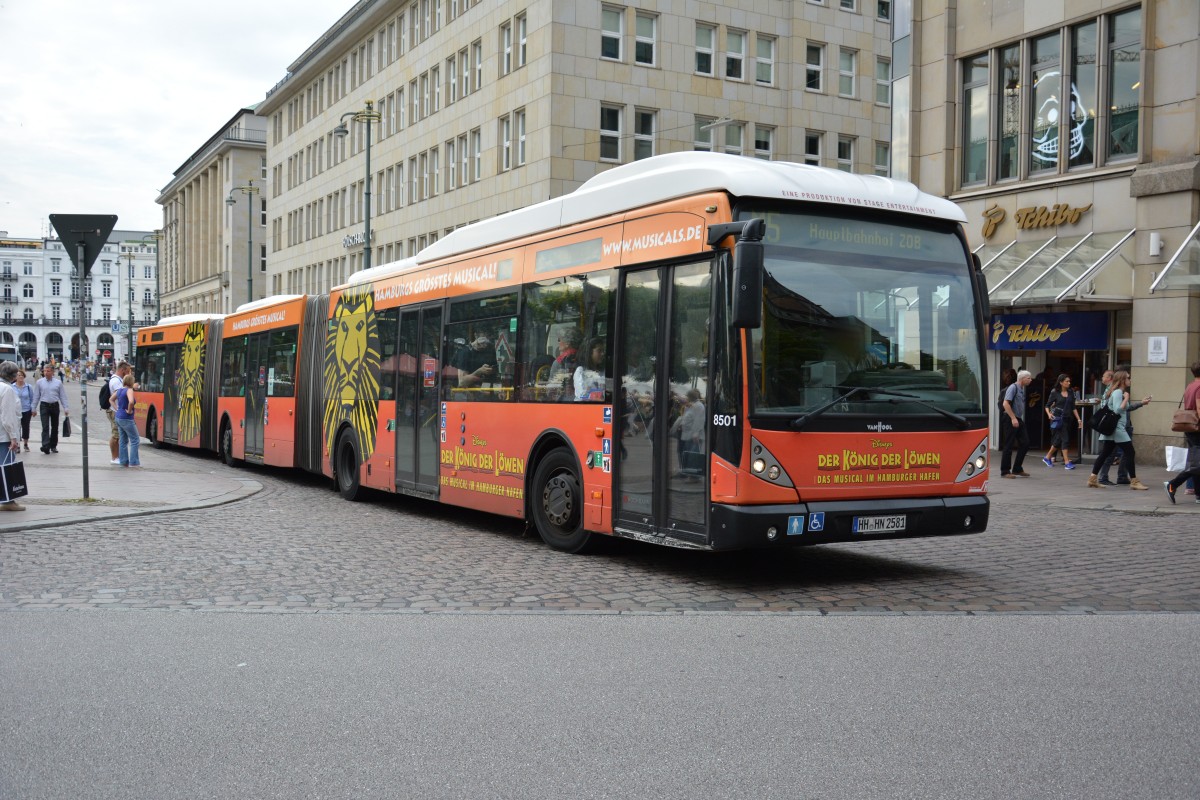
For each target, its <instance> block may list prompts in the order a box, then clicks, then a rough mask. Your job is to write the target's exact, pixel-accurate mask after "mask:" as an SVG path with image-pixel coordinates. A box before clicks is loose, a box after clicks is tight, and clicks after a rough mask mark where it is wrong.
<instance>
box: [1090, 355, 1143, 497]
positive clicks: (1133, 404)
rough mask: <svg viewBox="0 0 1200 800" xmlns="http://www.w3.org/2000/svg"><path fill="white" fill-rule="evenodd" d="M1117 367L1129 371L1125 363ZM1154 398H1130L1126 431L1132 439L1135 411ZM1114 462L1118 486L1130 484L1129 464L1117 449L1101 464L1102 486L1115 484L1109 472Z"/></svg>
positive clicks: (1131, 376)
mask: <svg viewBox="0 0 1200 800" xmlns="http://www.w3.org/2000/svg"><path fill="white" fill-rule="evenodd" d="M1117 369H1121V370H1125V371H1126V372H1129V367H1128V366H1123V365H1120V364H1118V365H1117ZM1132 378H1133V375H1132V373H1130V379H1131V380H1132ZM1153 399H1154V396H1153V395H1146V396H1145V397H1143V398H1142V399H1141V400H1130V401H1129V407H1128V408H1127V409H1126V411H1127V412H1128V416H1127V420H1128V421H1127V422H1126V423H1125V432H1126V433H1128V434H1129V438H1130V440H1131V441H1132V439H1133V412H1134V411H1137V410H1138V409H1139V408H1141V407H1142V406H1146V405H1149V404H1150V401H1151V400H1153ZM1113 462H1116V465H1117V485H1118V486H1128V485H1129V469H1128V466H1127V465H1126V464H1125V460H1124V459H1123V458H1121V457H1120V454H1119V453H1117V452H1115V451H1114V452H1113V454H1112V455H1111V456H1109V457H1108V458H1107V459H1106V460H1105V462H1104V463H1103V464H1101V465H1100V485H1101V486H1112V485H1113V483H1112V481H1110V480H1109V479H1108V473H1109V470H1111V469H1112V466H1113Z"/></svg>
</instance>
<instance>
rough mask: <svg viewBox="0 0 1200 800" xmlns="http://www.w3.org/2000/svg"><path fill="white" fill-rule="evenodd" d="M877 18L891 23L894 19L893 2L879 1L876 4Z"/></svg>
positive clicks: (887, 0)
mask: <svg viewBox="0 0 1200 800" xmlns="http://www.w3.org/2000/svg"><path fill="white" fill-rule="evenodd" d="M875 17H876V19H881V20H883V21H884V22H889V21H890V20H891V19H892V0H879V2H878V3H876V4H875Z"/></svg>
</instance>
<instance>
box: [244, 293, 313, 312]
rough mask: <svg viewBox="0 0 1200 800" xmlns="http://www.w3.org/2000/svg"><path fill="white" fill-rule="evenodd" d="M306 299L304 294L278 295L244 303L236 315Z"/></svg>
mask: <svg viewBox="0 0 1200 800" xmlns="http://www.w3.org/2000/svg"><path fill="white" fill-rule="evenodd" d="M301 297H304V295H302V294H277V295H272V296H271V297H264V298H263V299H262V300H254V301H252V302H249V303H242V304H241V305H240V306H238V307H237V308H236V309H234V312H233V313H235V314H241V313H242V312H243V311H253V310H255V309H256V308H267V307H269V306H275V305H279V304H280V303H290V302H291V301H293V300H299V299H300V298H301Z"/></svg>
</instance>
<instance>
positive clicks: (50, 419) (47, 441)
mask: <svg viewBox="0 0 1200 800" xmlns="http://www.w3.org/2000/svg"><path fill="white" fill-rule="evenodd" d="M42 375H43V377H41V378H38V382H37V383H35V384H34V385H33V404H34V406H35V407H36V408H37V409H38V413H39V414H40V415H41V418H42V452H43V453H57V452H58V416H59V414H60V413H61V414H62V415H63V416H64V417H69V416H71V409H70V407H69V406H68V405H67V389H66V387H65V386H63V382H62V381H61V380H59V379H58V378H56V377H54V366H53V365H51V364H47V365H46V367H45V369H43V370H42Z"/></svg>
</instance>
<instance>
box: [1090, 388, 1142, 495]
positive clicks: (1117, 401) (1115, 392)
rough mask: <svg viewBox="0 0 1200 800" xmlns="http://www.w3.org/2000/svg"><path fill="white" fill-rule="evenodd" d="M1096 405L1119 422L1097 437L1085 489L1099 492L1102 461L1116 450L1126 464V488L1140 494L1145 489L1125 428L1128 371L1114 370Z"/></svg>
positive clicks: (1127, 405) (1127, 416)
mask: <svg viewBox="0 0 1200 800" xmlns="http://www.w3.org/2000/svg"><path fill="white" fill-rule="evenodd" d="M1100 402H1101V404H1103V405H1105V406H1107V407H1108V408H1109V409H1110V410H1112V411H1114V412H1116V413H1117V414H1118V415H1119V417H1120V419H1118V420H1117V427H1116V429H1115V430H1114V431H1113V432H1112V433H1110V434H1103V433H1102V434H1100V454H1099V455H1098V456H1096V463H1095V464H1093V465H1092V474H1091V475H1089V476H1088V482H1087V485H1088V488H1089V489H1099V488H1100V487H1101V483H1100V478H1099V476H1100V467H1101V465H1103V464H1104V460H1105V459H1106V458H1108V457H1109V456H1111V455H1112V454H1113V451H1114V450H1116V449H1117V448H1120V450H1121V460H1122V461H1127V463H1128V464H1129V488H1130V489H1137V490H1139V491H1144V490H1145V489H1147V488H1149V487H1147V486H1146V484H1144V483H1142V482H1141V481H1139V480H1138V477H1137V462H1136V461H1135V454H1134V452H1133V439H1132V438H1131V437H1130V436H1129V430H1128V428H1127V427H1126V426H1127V425H1128V423H1129V373H1128V372H1125V371H1124V370H1117V371H1116V372H1114V373H1113V376H1112V383H1110V384H1109V386H1108V391H1107V392H1105V394H1104V397H1103V398H1102V399H1101V401H1100Z"/></svg>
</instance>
